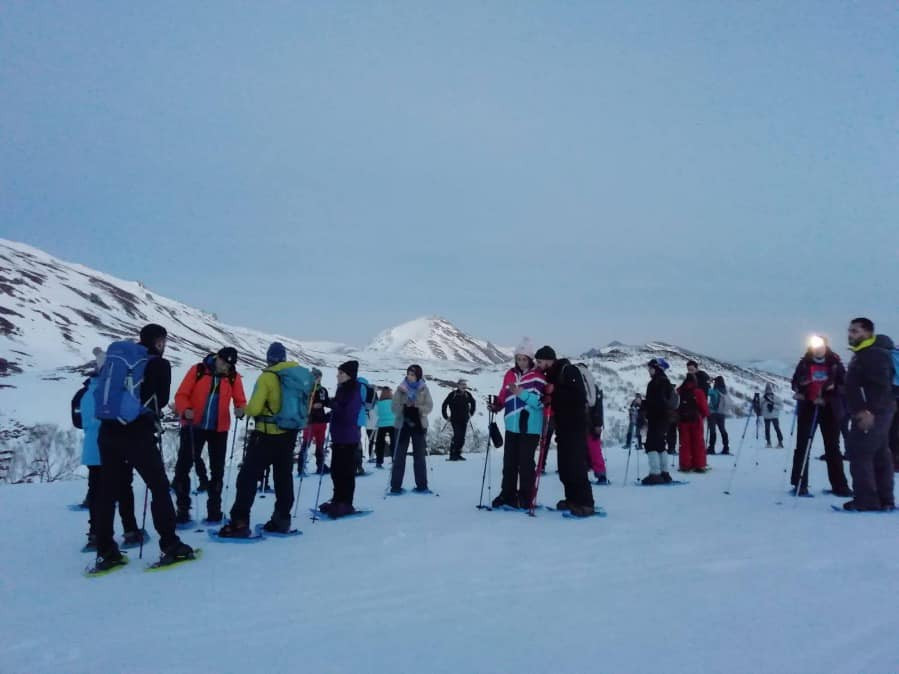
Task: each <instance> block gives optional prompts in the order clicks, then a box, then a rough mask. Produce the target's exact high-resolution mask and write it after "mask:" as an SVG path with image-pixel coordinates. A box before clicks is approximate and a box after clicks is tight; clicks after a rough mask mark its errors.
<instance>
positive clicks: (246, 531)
mask: <svg viewBox="0 0 899 674" xmlns="http://www.w3.org/2000/svg"><path fill="white" fill-rule="evenodd" d="M217 535H218V537H219V538H249V537H250V536H251V535H252V534H251V532H250V524H249V522H229V523H228V524H226V525H225V526H223V527H222V528H221V529H219V531H218V534H217Z"/></svg>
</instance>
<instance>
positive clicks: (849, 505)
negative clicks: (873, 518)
mask: <svg viewBox="0 0 899 674" xmlns="http://www.w3.org/2000/svg"><path fill="white" fill-rule="evenodd" d="M843 510H848V511H850V512H859V513H862V512H881V511H882V510H883V509H882V508H868V507H865V506H863V505H861V504H860V503H859V502H858V501H856V500H855V499H853V500H851V501H846V503H844V504H843Z"/></svg>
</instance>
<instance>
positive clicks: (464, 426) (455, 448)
mask: <svg viewBox="0 0 899 674" xmlns="http://www.w3.org/2000/svg"><path fill="white" fill-rule="evenodd" d="M451 423H452V424H453V444H452V445H450V457H457V456H462V448H463V447H464V446H465V432H466V431H467V430H468V419H465V420H464V421H460V420H457V419H453V420H452V422H451Z"/></svg>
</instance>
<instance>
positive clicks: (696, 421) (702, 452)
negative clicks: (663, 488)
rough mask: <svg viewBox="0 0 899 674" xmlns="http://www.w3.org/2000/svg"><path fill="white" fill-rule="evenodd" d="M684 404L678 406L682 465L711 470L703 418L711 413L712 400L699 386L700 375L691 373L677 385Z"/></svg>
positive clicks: (686, 469)
mask: <svg viewBox="0 0 899 674" xmlns="http://www.w3.org/2000/svg"><path fill="white" fill-rule="evenodd" d="M677 393H678V396H679V397H680V406H679V407H678V409H677V417H678V425H677V431H678V437H680V466H679V468H678V470H680V471H681V472H682V473H689V472H690V471H695V472H697V473H704V472H706V471H707V470H708V465H707V461H706V454H707V452H706V448H705V431H704V429H703V421H704V420H705V419H707V418H708V416H709V402H708V399H707V398H706V397H705V392H704V391H703V390H702V388H701V387H700V386H699V378H698V377H697V376H696V375H695V374H688V375H687V376H686V378H685V379H684V383H683V384H681V386H680V388H679V389H677Z"/></svg>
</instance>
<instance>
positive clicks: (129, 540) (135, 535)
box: [124, 529, 147, 545]
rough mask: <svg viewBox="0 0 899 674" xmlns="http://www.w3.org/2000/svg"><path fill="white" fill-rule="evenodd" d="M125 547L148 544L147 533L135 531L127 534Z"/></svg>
mask: <svg viewBox="0 0 899 674" xmlns="http://www.w3.org/2000/svg"><path fill="white" fill-rule="evenodd" d="M124 539H125V545H139V544H141V543H146V542H147V532H146V531H140V530H138V529H135V530H134V531H126V532H125V536H124Z"/></svg>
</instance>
